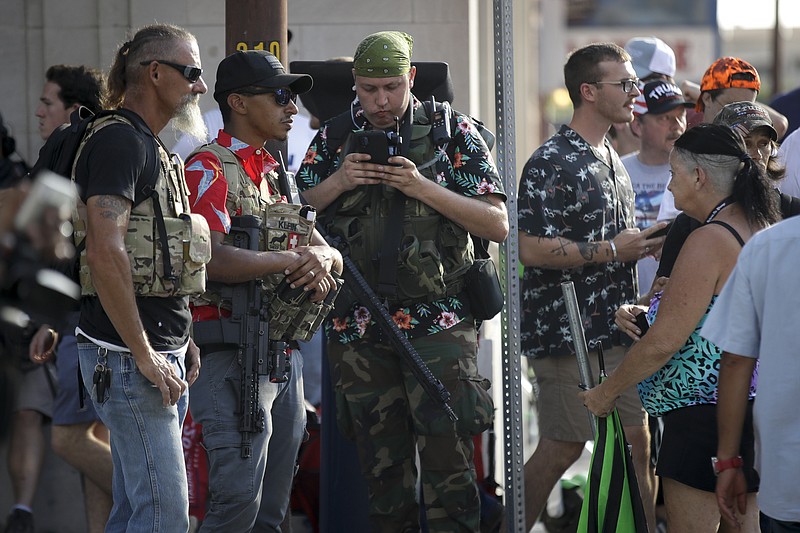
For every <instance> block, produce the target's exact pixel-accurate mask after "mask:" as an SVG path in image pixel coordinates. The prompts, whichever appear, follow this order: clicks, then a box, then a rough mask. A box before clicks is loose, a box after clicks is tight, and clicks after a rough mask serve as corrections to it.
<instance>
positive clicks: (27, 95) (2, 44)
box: [0, 0, 535, 160]
mask: <svg viewBox="0 0 800 533" xmlns="http://www.w3.org/2000/svg"><path fill="white" fill-rule="evenodd" d="M534 3H535V2H524V4H526V5H527V4H534ZM0 4H1V5H2V11H0V12H2V13H3V16H2V17H0V72H2V73H3V74H2V76H0V90H2V93H0V94H4V95H5V98H4V99H3V100H2V101H0V112H2V113H3V116H4V118H5V121H6V123H7V124H9V125H10V126H11V128H12V132H13V134H14V136H15V137H16V138H17V141H18V146H19V151H20V153H21V154H22V155H23V156H24V157H26V158H27V159H28V160H33V159H35V155H36V153H37V151H38V148H39V147H40V146H41V141H40V139H39V137H38V133H37V128H36V124H37V123H36V119H35V117H34V112H35V110H36V104H37V101H38V98H39V94H40V90H41V87H42V84H43V83H44V72H45V70H46V69H47V67H48V66H49V65H52V64H55V63H67V64H79V63H84V64H88V65H91V66H94V67H97V68H101V69H107V68H108V66H109V65H110V64H111V61H112V59H113V54H114V53H115V52H116V50H117V49H118V47H119V44H120V43H121V42H122V41H124V40H125V39H126V37H127V36H128V34H129V32H130V31H131V29H135V28H138V27H140V26H142V25H145V24H150V23H153V22H156V21H157V22H170V23H174V24H177V25H179V26H183V27H185V28H187V29H188V30H189V31H191V32H192V33H194V34H195V35H196V36H197V38H198V43H199V45H200V54H201V59H202V61H203V67H204V70H205V71H206V72H207V74H206V76H205V78H206V82H207V83H208V84H209V86H211V87H213V81H214V73H215V72H216V67H217V64H218V63H219V61H220V60H221V59H222V58H223V57H224V55H225V45H224V8H225V2H223V1H222V0H191V1H190V0H160V1H159V0H102V1H101V0H0ZM491 5H492V3H491V1H490V0H436V1H435V2H431V1H429V0H406V1H399V0H338V1H337V2H336V3H334V4H327V3H326V4H325V8H324V9H321V8H320V7H321V2H320V0H291V1H290V2H289V3H288V20H289V27H290V29H291V30H292V33H293V40H292V43H291V44H290V45H289V47H288V51H287V58H288V60H289V61H292V60H321V59H326V58H328V57H331V56H342V55H352V54H353V52H354V51H355V47H356V45H357V44H358V42H359V41H360V40H361V38H362V37H364V36H365V35H367V34H369V33H371V32H374V31H378V30H383V29H397V30H402V31H407V32H409V33H410V34H412V35H413V36H414V39H415V43H414V60H417V61H446V62H448V63H449V64H450V66H451V75H452V77H453V82H454V85H455V87H456V98H455V105H456V107H457V108H458V109H460V110H463V111H467V112H471V113H473V114H478V112H479V111H483V112H490V111H492V110H493V95H492V93H491V92H488V93H487V90H488V89H491V85H487V84H486V83H485V82H486V81H487V80H489V81H490V80H491V79H492V77H493V68H494V65H493V55H492V48H491V47H492V38H491V33H490V32H491V25H490V24H489V25H487V22H490V20H491ZM470 13H471V14H472V19H471V20H470ZM487 16H488V21H487V18H486V17H487ZM487 32H489V33H487ZM476 40H477V45H476ZM201 105H202V107H203V108H204V110H207V109H211V108H212V107H213V106H214V105H215V103H214V101H213V99H212V98H211V96H210V95H206V96H205V97H204V98H203V99H202V102H201ZM475 106H479V107H480V109H477V108H476V109H473V107H475ZM487 121H489V120H488V118H487Z"/></svg>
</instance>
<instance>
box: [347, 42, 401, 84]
mask: <svg viewBox="0 0 800 533" xmlns="http://www.w3.org/2000/svg"><path fill="white" fill-rule="evenodd" d="M413 45H414V39H413V38H412V37H411V36H410V35H409V34H407V33H403V32H401V31H380V32H378V33H373V34H372V35H368V36H367V37H365V38H364V40H363V41H361V44H359V45H358V48H356V55H355V56H354V57H353V68H354V69H355V71H356V76H365V77H367V78H391V77H395V76H402V75H403V74H405V73H406V72H408V71H409V70H411V48H412V47H413Z"/></svg>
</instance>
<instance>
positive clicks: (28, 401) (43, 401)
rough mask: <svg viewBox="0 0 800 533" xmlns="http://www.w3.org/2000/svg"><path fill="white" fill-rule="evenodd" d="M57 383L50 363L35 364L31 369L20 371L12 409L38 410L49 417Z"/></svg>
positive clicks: (51, 413)
mask: <svg viewBox="0 0 800 533" xmlns="http://www.w3.org/2000/svg"><path fill="white" fill-rule="evenodd" d="M48 376H49V377H48ZM57 384H58V378H57V376H56V375H55V369H54V368H53V364H52V363H45V364H43V365H36V367H35V368H34V369H33V370H30V371H28V372H20V373H19V381H18V385H19V388H18V389H17V397H16V401H15V404H14V411H15V412H16V411H25V410H30V411H38V412H39V413H41V414H43V415H44V416H46V417H47V418H51V417H52V416H53V401H54V400H55V394H56V389H55V388H54V387H57V386H58V385H57Z"/></svg>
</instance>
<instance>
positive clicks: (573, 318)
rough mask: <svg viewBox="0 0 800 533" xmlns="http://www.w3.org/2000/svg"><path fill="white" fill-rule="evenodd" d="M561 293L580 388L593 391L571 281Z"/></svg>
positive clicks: (564, 284)
mask: <svg viewBox="0 0 800 533" xmlns="http://www.w3.org/2000/svg"><path fill="white" fill-rule="evenodd" d="M561 292H563V293H564V307H566V309H567V318H569V329H570V331H571V332H572V344H573V346H574V347H575V358H576V359H577V360H578V372H579V373H580V376H581V382H580V384H579V385H578V386H579V387H581V388H582V389H591V388H592V387H594V378H593V377H592V367H591V366H589V348H588V347H587V346H586V336H585V335H584V332H583V322H581V311H580V308H579V307H578V297H577V295H576V294H575V285H574V284H573V283H572V282H571V281H565V282H564V283H562V284H561ZM587 414H588V415H589V427H591V428H592V432H594V430H595V427H596V423H595V417H594V415H593V414H592V413H591V412H590V411H587Z"/></svg>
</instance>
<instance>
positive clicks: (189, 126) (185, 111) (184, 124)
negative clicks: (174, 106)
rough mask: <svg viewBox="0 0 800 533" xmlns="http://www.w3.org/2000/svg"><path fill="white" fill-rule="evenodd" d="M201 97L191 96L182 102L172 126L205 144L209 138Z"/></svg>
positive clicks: (173, 118)
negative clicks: (201, 106)
mask: <svg viewBox="0 0 800 533" xmlns="http://www.w3.org/2000/svg"><path fill="white" fill-rule="evenodd" d="M199 100H200V97H199V95H189V96H187V97H186V99H185V100H184V101H183V102H181V105H180V107H178V110H177V111H176V112H175V116H174V117H172V124H173V126H175V129H176V130H178V131H181V132H183V133H185V134H186V135H189V136H190V137H193V138H194V139H196V140H198V141H200V142H205V141H206V138H207V136H208V128H206V123H205V122H204V121H203V114H202V113H201V112H200V105H199V104H198V101H199Z"/></svg>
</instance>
